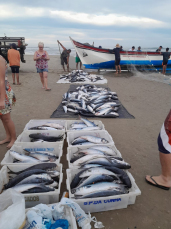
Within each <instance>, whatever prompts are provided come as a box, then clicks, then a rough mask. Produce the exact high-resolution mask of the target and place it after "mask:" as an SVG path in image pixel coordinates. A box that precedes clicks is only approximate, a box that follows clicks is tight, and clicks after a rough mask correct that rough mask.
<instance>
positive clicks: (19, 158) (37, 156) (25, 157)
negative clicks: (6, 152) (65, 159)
mask: <svg viewBox="0 0 171 229" xmlns="http://www.w3.org/2000/svg"><path fill="white" fill-rule="evenodd" d="M24 151H25V154H21V153H18V152H15V151H14V150H10V155H11V156H12V157H13V158H14V161H13V163H39V162H54V161H56V160H57V159H58V156H56V155H54V154H53V153H50V152H48V151H34V152H30V151H28V150H26V149H24Z"/></svg>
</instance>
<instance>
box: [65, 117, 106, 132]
mask: <svg viewBox="0 0 171 229" xmlns="http://www.w3.org/2000/svg"><path fill="white" fill-rule="evenodd" d="M90 121H91V122H94V124H95V125H97V126H98V127H100V130H105V127H104V125H103V123H102V122H101V121H98V120H90ZM75 122H77V123H81V122H82V121H81V120H67V125H66V126H67V129H66V131H67V132H68V131H72V132H73V131H80V130H70V128H71V124H73V123H75ZM81 131H84V129H82V130H81ZM85 131H86V130H85ZM93 131H94V130H93Z"/></svg>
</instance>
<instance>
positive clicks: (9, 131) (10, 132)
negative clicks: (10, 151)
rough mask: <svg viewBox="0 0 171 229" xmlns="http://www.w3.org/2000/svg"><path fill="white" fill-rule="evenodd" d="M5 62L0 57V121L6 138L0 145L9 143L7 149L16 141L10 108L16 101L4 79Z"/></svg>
mask: <svg viewBox="0 0 171 229" xmlns="http://www.w3.org/2000/svg"><path fill="white" fill-rule="evenodd" d="M5 65H6V63H5V60H4V58H3V57H2V56H0V119H1V120H2V123H3V125H4V128H5V131H6V138H5V139H4V140H3V141H0V145H2V144H4V143H7V142H9V144H8V145H7V148H11V147H12V145H13V144H14V142H15V140H16V133H15V126H14V123H13V121H12V120H11V116H10V112H11V106H12V105H13V104H15V102H16V99H15V95H14V92H13V90H12V89H11V87H10V85H9V83H8V81H7V79H5V68H6V66H5Z"/></svg>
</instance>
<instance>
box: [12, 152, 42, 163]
mask: <svg viewBox="0 0 171 229" xmlns="http://www.w3.org/2000/svg"><path fill="white" fill-rule="evenodd" d="M9 153H10V155H11V156H12V157H13V158H15V159H17V160H19V161H21V162H24V161H28V162H30V163H36V162H39V160H38V159H36V158H32V157H29V156H26V155H24V154H21V153H17V152H15V151H13V150H10V152H9Z"/></svg>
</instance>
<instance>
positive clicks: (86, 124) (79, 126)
mask: <svg viewBox="0 0 171 229" xmlns="http://www.w3.org/2000/svg"><path fill="white" fill-rule="evenodd" d="M79 117H80V116H79ZM80 120H81V122H77V121H75V122H74V123H72V124H71V126H70V129H69V130H88V131H89V130H100V129H101V128H100V127H99V126H97V125H96V124H95V123H94V122H91V121H89V120H88V119H85V118H82V117H80Z"/></svg>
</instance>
